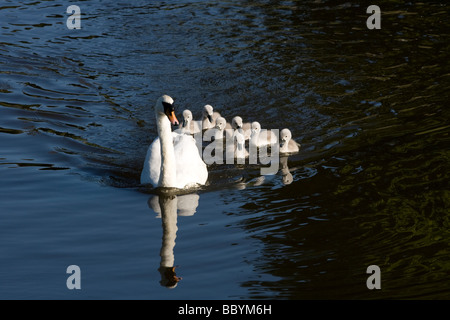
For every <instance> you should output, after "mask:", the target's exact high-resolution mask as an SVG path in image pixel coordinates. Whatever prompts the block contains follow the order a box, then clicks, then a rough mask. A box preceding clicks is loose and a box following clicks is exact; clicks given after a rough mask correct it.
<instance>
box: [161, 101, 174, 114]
mask: <svg viewBox="0 0 450 320" xmlns="http://www.w3.org/2000/svg"><path fill="white" fill-rule="evenodd" d="M162 104H163V106H164V113H165V114H166V115H169V114H170V113H172V112H174V111H175V107H174V106H173V104H171V103H168V102H164V101H163V103H162Z"/></svg>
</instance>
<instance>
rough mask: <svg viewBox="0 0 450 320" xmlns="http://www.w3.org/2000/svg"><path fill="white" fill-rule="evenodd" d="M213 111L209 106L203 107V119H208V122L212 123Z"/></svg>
mask: <svg viewBox="0 0 450 320" xmlns="http://www.w3.org/2000/svg"><path fill="white" fill-rule="evenodd" d="M213 111H214V109H213V107H212V106H211V105H209V104H207V105H205V106H204V107H203V119H205V118H208V120H209V122H212V120H213V119H212V116H213Z"/></svg>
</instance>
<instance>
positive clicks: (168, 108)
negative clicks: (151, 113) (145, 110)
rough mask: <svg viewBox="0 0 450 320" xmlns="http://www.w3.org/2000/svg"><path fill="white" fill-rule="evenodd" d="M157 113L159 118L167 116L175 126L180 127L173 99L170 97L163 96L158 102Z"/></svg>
mask: <svg viewBox="0 0 450 320" xmlns="http://www.w3.org/2000/svg"><path fill="white" fill-rule="evenodd" d="M155 113H156V114H157V116H162V115H166V116H167V118H168V119H169V121H170V122H171V123H172V124H173V125H179V122H178V119H177V117H176V116H175V107H174V105H173V99H172V98H171V97H169V96H168V95H163V96H161V97H160V98H159V99H158V100H157V101H156V105H155Z"/></svg>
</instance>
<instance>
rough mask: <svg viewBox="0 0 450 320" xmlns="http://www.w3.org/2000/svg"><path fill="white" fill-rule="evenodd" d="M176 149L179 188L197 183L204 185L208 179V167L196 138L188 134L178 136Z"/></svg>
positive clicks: (175, 140) (175, 139)
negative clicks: (201, 155) (199, 150)
mask: <svg viewBox="0 0 450 320" xmlns="http://www.w3.org/2000/svg"><path fill="white" fill-rule="evenodd" d="M174 150H175V158H176V163H177V164H176V166H177V178H176V180H177V181H176V185H177V188H185V187H190V186H194V185H196V184H200V185H204V184H205V183H206V180H207V179H208V169H207V167H206V164H205V162H203V160H202V158H200V155H199V153H198V149H197V145H196V143H195V139H194V138H193V137H191V136H188V135H178V136H176V137H175V138H174Z"/></svg>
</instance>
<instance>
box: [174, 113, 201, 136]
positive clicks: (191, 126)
mask: <svg viewBox="0 0 450 320" xmlns="http://www.w3.org/2000/svg"><path fill="white" fill-rule="evenodd" d="M179 129H180V130H181V133H186V134H196V133H199V132H200V131H202V128H201V122H200V121H194V120H193V117H192V112H191V111H190V110H187V109H186V110H184V111H183V123H181V124H180V127H179Z"/></svg>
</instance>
